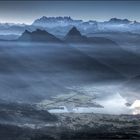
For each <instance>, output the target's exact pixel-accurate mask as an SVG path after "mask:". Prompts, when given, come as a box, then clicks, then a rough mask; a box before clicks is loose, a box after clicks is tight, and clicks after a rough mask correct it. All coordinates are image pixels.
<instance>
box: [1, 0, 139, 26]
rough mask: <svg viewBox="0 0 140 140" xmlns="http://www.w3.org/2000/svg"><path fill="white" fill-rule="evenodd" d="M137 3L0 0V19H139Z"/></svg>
mask: <svg viewBox="0 0 140 140" xmlns="http://www.w3.org/2000/svg"><path fill="white" fill-rule="evenodd" d="M139 7H140V2H139V1H12V2H9V1H1V2H0V17H1V18H0V23H25V24H31V23H32V22H33V21H34V20H35V19H37V18H40V17H42V16H47V17H57V16H62V17H63V16H70V17H72V18H73V19H82V20H84V21H88V20H97V21H107V20H109V19H110V18H114V17H116V18H120V19H125V18H127V19H129V20H131V21H134V20H136V21H140V15H139V12H140V10H139ZM118 9H119V10H118Z"/></svg>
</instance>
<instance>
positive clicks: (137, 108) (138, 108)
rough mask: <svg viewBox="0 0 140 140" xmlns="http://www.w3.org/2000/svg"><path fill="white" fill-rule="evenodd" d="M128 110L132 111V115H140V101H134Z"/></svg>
mask: <svg viewBox="0 0 140 140" xmlns="http://www.w3.org/2000/svg"><path fill="white" fill-rule="evenodd" d="M130 108H131V109H133V112H132V114H133V115H137V114H140V100H136V101H135V102H134V103H133V104H132V105H131V107H130Z"/></svg>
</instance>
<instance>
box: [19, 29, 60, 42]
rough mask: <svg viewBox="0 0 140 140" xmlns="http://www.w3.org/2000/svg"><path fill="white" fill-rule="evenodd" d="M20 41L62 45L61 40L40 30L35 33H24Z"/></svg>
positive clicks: (26, 31)
mask: <svg viewBox="0 0 140 140" xmlns="http://www.w3.org/2000/svg"><path fill="white" fill-rule="evenodd" d="M18 41H27V42H28V41H30V42H47V43H61V40H59V39H58V38H57V37H55V36H54V35H52V34H50V33H48V32H47V31H45V30H40V29H37V30H36V31H33V32H29V31H28V30H25V31H24V33H23V34H22V35H21V36H20V37H19V38H18Z"/></svg>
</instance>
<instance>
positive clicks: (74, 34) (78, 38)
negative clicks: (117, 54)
mask: <svg viewBox="0 0 140 140" xmlns="http://www.w3.org/2000/svg"><path fill="white" fill-rule="evenodd" d="M64 41H65V42H68V43H85V44H93V43H97V44H98V43H99V44H116V43H115V42H114V41H112V40H110V39H107V38H104V37H87V36H84V35H82V34H81V33H80V31H79V30H78V29H77V28H76V27H72V28H71V29H70V31H69V32H68V33H67V34H66V36H65V37H64Z"/></svg>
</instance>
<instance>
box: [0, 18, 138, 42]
mask: <svg viewBox="0 0 140 140" xmlns="http://www.w3.org/2000/svg"><path fill="white" fill-rule="evenodd" d="M73 26H75V27H76V28H78V29H79V30H80V32H81V33H83V34H89V33H97V32H131V33H138V34H140V23H139V22H137V21H130V20H128V19H118V18H111V19H110V20H108V21H103V22H98V21H95V20H89V21H83V20H77V19H76V20H75V19H72V18H71V17H69V16H67V17H46V16H43V17H41V18H38V19H36V20H35V21H34V22H33V23H32V24H31V25H26V24H14V23H0V35H9V34H14V35H21V34H22V33H23V32H24V31H25V30H30V31H34V30H36V29H41V30H47V31H49V32H50V33H52V34H55V35H61V36H64V35H65V34H66V33H67V32H68V30H69V29H70V28H72V27H73ZM0 39H1V38H0Z"/></svg>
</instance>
